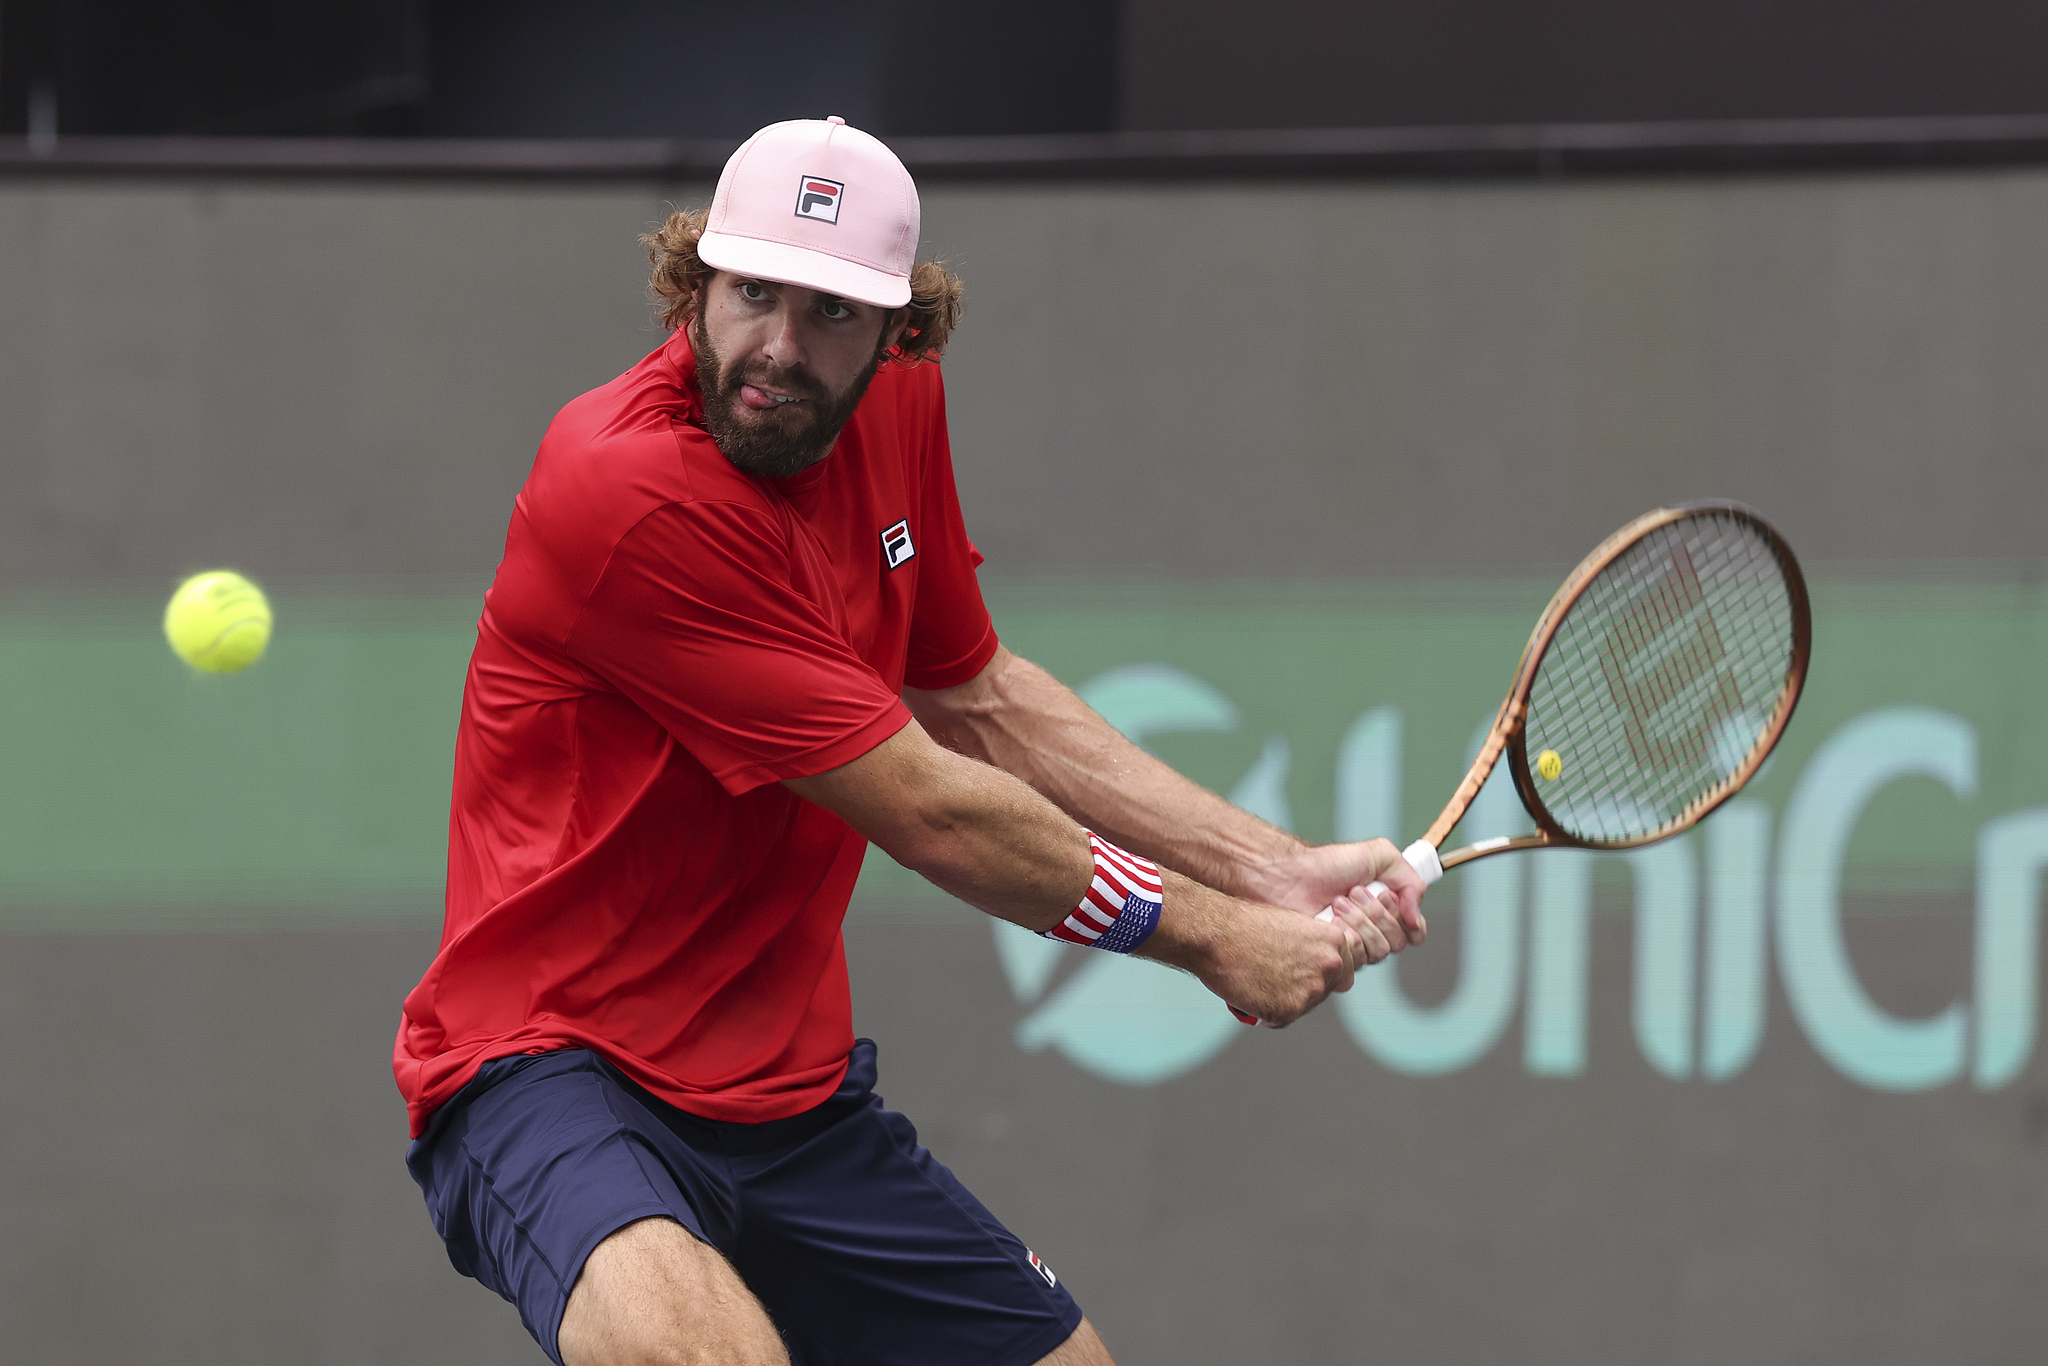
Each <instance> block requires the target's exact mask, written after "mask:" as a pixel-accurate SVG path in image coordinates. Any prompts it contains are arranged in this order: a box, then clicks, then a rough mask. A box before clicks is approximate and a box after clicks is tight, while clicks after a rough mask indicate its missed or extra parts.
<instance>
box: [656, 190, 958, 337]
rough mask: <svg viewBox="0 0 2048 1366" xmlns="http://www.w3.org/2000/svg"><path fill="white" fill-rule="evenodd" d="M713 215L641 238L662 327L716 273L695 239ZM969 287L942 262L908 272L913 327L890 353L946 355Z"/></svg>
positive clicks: (690, 305)
mask: <svg viewBox="0 0 2048 1366" xmlns="http://www.w3.org/2000/svg"><path fill="white" fill-rule="evenodd" d="M709 217H710V211H709V210H706V209H687V210H685V209H678V210H677V211H676V212H674V213H672V214H670V215H669V216H668V221H667V222H666V223H663V224H662V225H661V226H660V227H659V228H657V229H655V230H654V231H653V232H650V233H646V234H644V235H642V237H641V238H640V243H641V245H642V246H644V247H646V248H647V259H648V261H649V262H651V263H652V265H653V267H654V268H653V270H652V271H651V272H650V273H649V275H648V279H647V287H648V289H649V290H651V291H652V292H653V294H654V296H655V298H656V299H657V300H658V301H659V302H660V306H661V324H662V326H663V327H666V328H667V329H668V330H669V331H671V332H673V331H675V330H676V329H677V328H679V327H682V326H683V325H685V324H686V323H688V322H689V321H690V315H691V313H692V311H693V309H694V307H695V304H696V299H697V292H698V290H700V289H701V288H703V286H704V284H705V282H706V281H708V280H709V279H710V278H711V276H712V274H713V271H712V268H711V267H710V266H708V265H706V264H705V263H704V258H703V257H701V256H699V255H697V239H698V238H700V237H702V236H703V235H704V223H705V220H706V219H708V218H709ZM965 288H966V286H964V285H962V284H961V283H960V277H959V276H957V275H955V274H954V273H953V272H952V271H950V270H947V269H946V268H945V266H943V265H941V264H940V263H939V262H937V261H920V262H918V263H917V265H916V266H915V267H913V268H912V270H911V272H910V303H909V304H908V306H907V307H908V310H909V314H910V318H909V324H908V326H906V327H905V328H904V330H903V336H902V339H901V340H899V341H898V342H897V343H896V346H895V348H894V349H893V350H892V351H891V352H890V354H891V355H893V356H896V357H898V358H900V359H902V360H908V361H919V360H927V359H933V358H936V357H937V356H938V354H939V353H940V352H941V351H944V350H945V349H946V341H947V339H948V338H950V337H951V336H952V335H953V329H954V327H955V326H957V325H958V324H959V322H960V295H961V293H962V292H963V291H964V290H965Z"/></svg>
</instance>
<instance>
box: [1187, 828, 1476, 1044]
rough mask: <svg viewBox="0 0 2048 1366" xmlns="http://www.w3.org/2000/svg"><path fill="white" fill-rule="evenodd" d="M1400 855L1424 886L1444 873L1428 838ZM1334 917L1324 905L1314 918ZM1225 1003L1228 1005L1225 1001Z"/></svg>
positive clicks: (1381, 890)
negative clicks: (1419, 876) (1418, 875)
mask: <svg viewBox="0 0 2048 1366" xmlns="http://www.w3.org/2000/svg"><path fill="white" fill-rule="evenodd" d="M1401 857H1402V858H1403V859H1405V860H1406V861H1407V863H1408V866H1409V867H1410V868H1413V869H1414V870H1415V871H1416V872H1417V873H1418V874H1420V875H1421V877H1422V885H1423V886H1425V887H1428V886H1432V885H1434V884H1435V882H1436V880H1437V879H1438V878H1440V877H1442V876H1443V875H1444V863H1443V860H1442V859H1440V858H1438V857H1437V855H1436V846H1435V845H1434V844H1431V843H1430V842H1429V841H1428V840H1417V841H1415V843H1413V844H1411V845H1409V846H1408V847H1407V848H1406V849H1403V850H1402V851H1401ZM1365 890H1366V891H1367V892H1368V893H1370V894H1371V895H1373V896H1375V897H1378V896H1382V895H1384V894H1385V893H1386V891H1387V884H1386V883H1384V882H1378V881H1374V882H1368V883H1367V884H1366V885H1365ZM1336 918H1337V912H1336V911H1335V910H1334V909H1333V908H1331V907H1329V906H1325V907H1323V909H1321V910H1320V911H1317V912H1316V919H1318V920H1324V921H1331V920H1335V919H1336ZM1225 1004H1226V1005H1228V1003H1227V1002H1226V1003H1225ZM1229 1010H1230V1013H1231V1014H1232V1015H1235V1016H1236V1017H1237V1022H1238V1023H1239V1024H1243V1025H1256V1024H1258V1023H1260V1021H1259V1017H1258V1016H1256V1015H1253V1014H1251V1013H1250V1012H1249V1011H1243V1010H1239V1009H1238V1008H1237V1007H1236V1006H1229Z"/></svg>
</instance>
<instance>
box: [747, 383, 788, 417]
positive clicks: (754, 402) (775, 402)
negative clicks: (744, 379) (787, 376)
mask: <svg viewBox="0 0 2048 1366" xmlns="http://www.w3.org/2000/svg"><path fill="white" fill-rule="evenodd" d="M740 402H742V403H744V404H746V405H747V406H748V407H749V408H751V409H753V410H754V411H755V412H757V413H765V412H770V411H773V410H774V409H776V408H782V407H786V406H788V405H789V404H792V403H801V402H803V396H802V395H800V394H785V393H782V392H780V391H779V390H775V389H769V388H764V387H763V386H761V385H759V384H742V385H741V386H740Z"/></svg>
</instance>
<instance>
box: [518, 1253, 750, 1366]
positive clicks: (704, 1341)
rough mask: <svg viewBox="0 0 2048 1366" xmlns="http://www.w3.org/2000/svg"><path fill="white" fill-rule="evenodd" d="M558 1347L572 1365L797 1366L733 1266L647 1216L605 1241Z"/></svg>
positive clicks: (573, 1299) (566, 1315)
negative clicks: (791, 1362) (790, 1364)
mask: <svg viewBox="0 0 2048 1366" xmlns="http://www.w3.org/2000/svg"><path fill="white" fill-rule="evenodd" d="M556 1345H557V1347H558V1348H559V1350H560V1352H561V1355H562V1360H563V1361H564V1362H566V1363H567V1366H710V1363H719V1364H720V1366H725V1364H726V1363H730V1364H731V1366H789V1354H788V1352H786V1351H785V1350H784V1349H783V1346H782V1339H781V1338H780V1337H779V1336H778V1335H777V1334H776V1332H775V1326H774V1324H772V1323H770V1322H769V1320H768V1313H767V1311H766V1310H764V1309H763V1308H762V1307H761V1303H760V1301H759V1300H757V1299H755V1298H754V1294H753V1292H752V1291H750V1290H748V1289H747V1286H746V1282H744V1281H742V1280H741V1279H740V1277H739V1273H738V1272H737V1271H734V1270H733V1268H732V1264H731V1263H730V1262H728V1261H726V1260H725V1258H724V1257H722V1256H720V1255H719V1253H718V1251H717V1249H715V1248H713V1247H710V1246H708V1245H706V1244H705V1243H703V1242H701V1241H699V1240H698V1239H697V1237H696V1236H695V1235H693V1234H692V1233H691V1232H690V1231H689V1230H688V1229H686V1228H684V1227H683V1226H682V1225H681V1224H679V1223H676V1222H675V1221H674V1220H672V1219H642V1220H640V1221H639V1222H637V1223H632V1224H628V1225H626V1226H625V1227H624V1228H622V1229H620V1230H619V1231H618V1232H616V1233H614V1234H612V1235H611V1236H610V1237H609V1238H606V1239H605V1240H604V1241H603V1242H602V1243H599V1244H598V1245H597V1248H596V1250H595V1251H593V1252H592V1253H591V1254H590V1257H589V1259H588V1260H587V1261H585V1262H584V1264H583V1273H582V1274H581V1275H580V1276H578V1277H577V1279H576V1285H575V1288H574V1289H572V1290H571V1291H570V1292H569V1304H568V1307H567V1308H566V1309H565V1310H564V1311H563V1313H562V1326H561V1329H560V1331H559V1332H558V1333H557V1335H556Z"/></svg>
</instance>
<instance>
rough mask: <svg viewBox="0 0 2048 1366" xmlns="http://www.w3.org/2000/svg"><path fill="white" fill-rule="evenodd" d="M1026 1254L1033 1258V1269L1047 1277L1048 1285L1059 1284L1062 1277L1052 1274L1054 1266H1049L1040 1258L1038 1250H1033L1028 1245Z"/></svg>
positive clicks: (1025, 1250)
mask: <svg viewBox="0 0 2048 1366" xmlns="http://www.w3.org/2000/svg"><path fill="white" fill-rule="evenodd" d="M1024 1255H1025V1256H1027V1257H1029V1258H1030V1259H1031V1269H1032V1270H1033V1271H1036V1272H1037V1273H1038V1274H1039V1275H1041V1276H1043V1277H1045V1283H1046V1284H1047V1285H1058V1284H1059V1283H1060V1278H1059V1277H1057V1276H1055V1275H1053V1274H1052V1268H1051V1267H1049V1266H1047V1265H1046V1264H1045V1263H1044V1262H1041V1261H1039V1260H1038V1254H1037V1253H1036V1252H1033V1251H1032V1250H1031V1249H1030V1248H1028V1247H1027V1248H1025V1249H1024Z"/></svg>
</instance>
